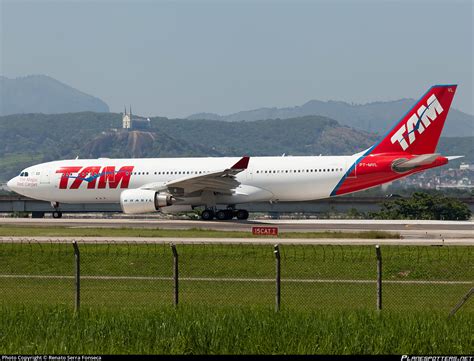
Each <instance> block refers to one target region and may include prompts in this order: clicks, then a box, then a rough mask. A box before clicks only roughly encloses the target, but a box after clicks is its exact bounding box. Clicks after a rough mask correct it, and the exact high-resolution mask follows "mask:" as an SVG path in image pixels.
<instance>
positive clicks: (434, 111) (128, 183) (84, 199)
mask: <svg viewBox="0 0 474 361" xmlns="http://www.w3.org/2000/svg"><path fill="white" fill-rule="evenodd" d="M456 88H457V85H435V86H432V87H431V88H430V89H429V90H428V91H427V92H426V93H425V94H424V95H423V96H422V97H421V98H420V99H419V101H418V102H416V103H415V105H414V106H413V107H412V108H411V109H410V110H409V111H408V112H407V113H406V114H405V115H404V116H403V117H402V118H401V119H400V120H399V121H398V122H397V123H395V126H394V127H393V128H392V129H391V130H390V131H389V132H388V133H387V134H386V136H385V137H383V138H382V139H381V140H380V141H379V142H378V143H376V144H374V145H373V146H371V147H370V148H368V149H366V150H364V151H362V152H359V153H356V154H353V155H349V156H321V155H320V156H279V157H252V158H250V157H249V156H244V157H240V158H239V157H214V158H205V157H203V158H147V159H108V158H99V159H73V160H60V161H53V162H47V163H42V164H38V165H34V166H31V167H28V168H26V169H24V170H22V171H21V173H20V174H19V175H18V176H16V177H15V178H13V179H11V180H10V181H9V182H8V183H7V186H8V187H9V188H10V189H12V190H13V191H15V192H16V193H19V194H21V195H24V196H27V197H31V198H34V199H38V200H44V201H49V202H51V205H52V207H54V209H55V211H54V212H53V217H54V218H61V216H62V212H61V210H60V204H61V203H120V205H121V209H122V211H123V212H124V213H127V214H139V213H150V212H157V211H163V212H177V211H178V212H179V211H185V210H192V209H194V208H196V207H203V211H202V213H201V218H202V219H203V220H212V219H214V218H216V219H217V220H227V219H232V218H237V219H239V220H245V219H247V218H248V217H249V212H248V211H247V210H245V209H237V208H236V205H242V204H246V203H250V202H252V203H254V202H286V201H308V200H317V199H323V198H329V197H335V196H340V195H343V194H348V193H353V192H358V191H361V190H365V189H368V188H371V187H375V186H378V185H381V184H384V183H388V182H392V181H394V180H396V179H400V178H403V177H407V176H409V175H412V174H414V173H417V172H422V171H425V170H427V169H431V168H435V167H440V166H443V165H445V164H447V163H448V162H449V161H450V160H452V159H456V158H459V156H452V157H445V156H442V155H440V154H439V153H436V152H435V150H436V146H437V144H438V140H439V137H440V135H441V131H442V129H443V125H444V122H445V120H446V117H447V115H448V111H449V108H450V106H451V102H452V100H453V97H454V94H455V92H456Z"/></svg>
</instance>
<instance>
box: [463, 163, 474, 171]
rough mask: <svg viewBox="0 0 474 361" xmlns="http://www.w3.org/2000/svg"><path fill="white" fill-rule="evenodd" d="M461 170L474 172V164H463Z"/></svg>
mask: <svg viewBox="0 0 474 361" xmlns="http://www.w3.org/2000/svg"><path fill="white" fill-rule="evenodd" d="M459 169H463V170H474V164H467V163H461V165H460V166H459Z"/></svg>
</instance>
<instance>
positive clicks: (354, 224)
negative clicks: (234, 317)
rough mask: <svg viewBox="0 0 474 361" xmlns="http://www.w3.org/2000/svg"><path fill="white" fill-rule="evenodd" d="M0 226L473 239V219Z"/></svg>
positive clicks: (74, 221)
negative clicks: (264, 229) (265, 229)
mask: <svg viewBox="0 0 474 361" xmlns="http://www.w3.org/2000/svg"><path fill="white" fill-rule="evenodd" d="M0 225H15V226H25V227H31V226H47V227H51V226H62V227H75V228H76V227H77V228H121V227H126V228H138V229H158V228H159V229H180V230H183V229H208V230H217V231H251V229H252V227H253V226H277V227H278V231H279V232H280V233H284V232H318V231H340V232H351V231H359V232H360V231H375V230H379V231H387V232H396V233H399V234H400V235H401V236H402V237H403V238H423V239H426V238H429V239H443V238H473V239H474V222H472V221H461V222H456V221H407V220H403V221H400V220H395V221H391V220H388V221H387V220H321V219H319V220H252V221H200V220H163V219H157V218H150V219H145V218H139V219H134V218H118V217H117V218H62V219H52V218H38V219H33V218H0Z"/></svg>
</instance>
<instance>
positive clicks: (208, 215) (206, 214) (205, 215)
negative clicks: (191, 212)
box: [201, 209, 219, 221]
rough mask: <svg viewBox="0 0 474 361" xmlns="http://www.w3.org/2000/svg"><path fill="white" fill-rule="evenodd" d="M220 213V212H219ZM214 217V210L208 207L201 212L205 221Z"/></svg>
mask: <svg viewBox="0 0 474 361" xmlns="http://www.w3.org/2000/svg"><path fill="white" fill-rule="evenodd" d="M218 213H219V212H218ZM213 218H214V212H213V211H211V210H208V209H205V210H204V211H202V213H201V219H202V220H203V221H211V220H212V219H213Z"/></svg>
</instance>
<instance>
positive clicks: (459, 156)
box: [446, 155, 465, 160]
mask: <svg viewBox="0 0 474 361" xmlns="http://www.w3.org/2000/svg"><path fill="white" fill-rule="evenodd" d="M464 157H465V156H464V155H450V156H448V157H446V158H448V160H455V159H459V158H464Z"/></svg>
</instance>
